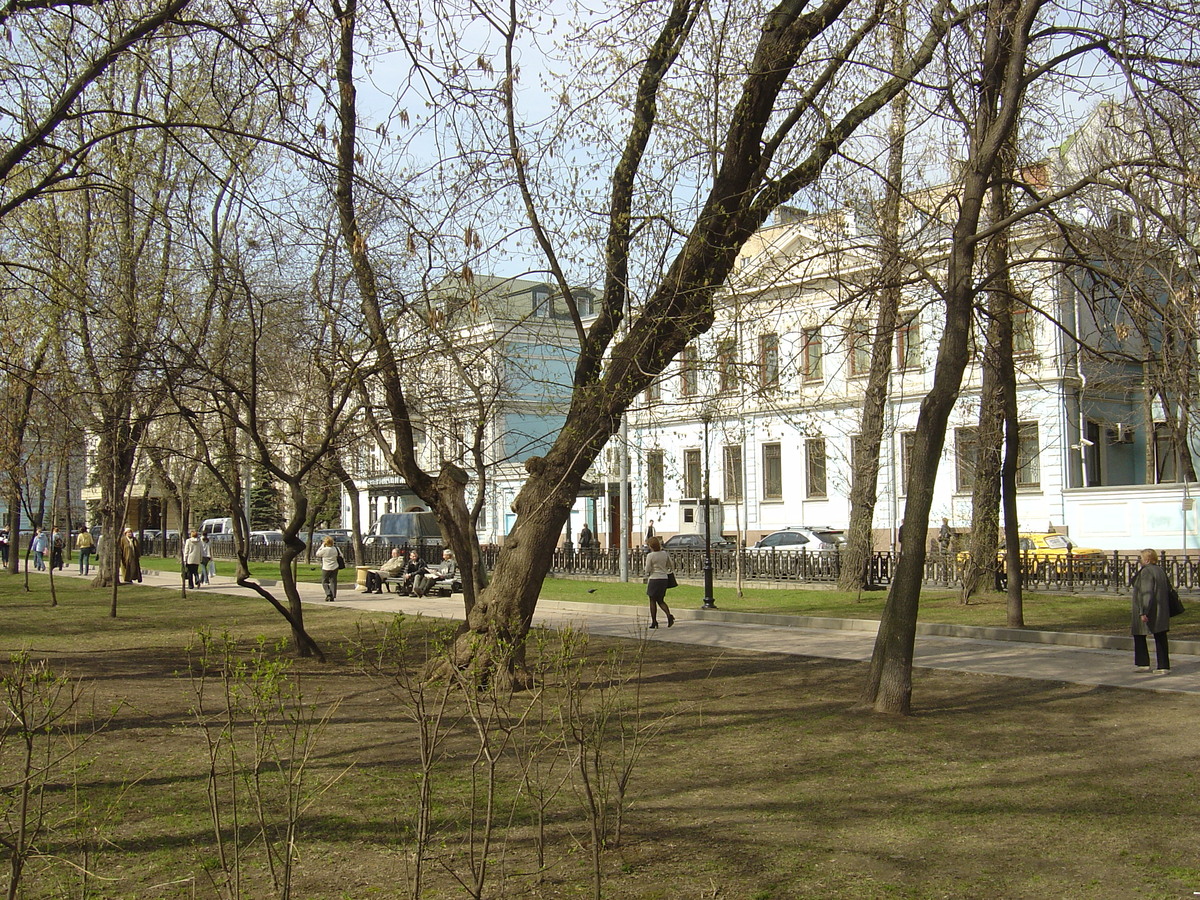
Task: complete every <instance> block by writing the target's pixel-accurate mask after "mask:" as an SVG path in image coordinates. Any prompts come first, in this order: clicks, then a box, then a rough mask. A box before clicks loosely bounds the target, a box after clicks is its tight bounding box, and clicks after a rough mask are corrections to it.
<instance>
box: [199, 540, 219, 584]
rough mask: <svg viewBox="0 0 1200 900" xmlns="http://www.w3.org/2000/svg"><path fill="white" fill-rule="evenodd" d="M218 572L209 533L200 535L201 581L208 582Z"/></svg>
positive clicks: (202, 582)
mask: <svg viewBox="0 0 1200 900" xmlns="http://www.w3.org/2000/svg"><path fill="white" fill-rule="evenodd" d="M216 574H217V568H216V564H215V563H214V562H213V558H212V544H210V543H209V542H208V535H207V534H202V535H200V583H201V584H208V583H209V582H210V581H212V579H213V578H214V577H215V576H216Z"/></svg>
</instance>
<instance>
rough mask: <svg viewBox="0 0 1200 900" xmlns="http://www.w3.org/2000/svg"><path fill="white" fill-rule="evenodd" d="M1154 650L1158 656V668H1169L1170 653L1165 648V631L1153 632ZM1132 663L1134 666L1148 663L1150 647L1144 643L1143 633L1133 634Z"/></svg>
mask: <svg viewBox="0 0 1200 900" xmlns="http://www.w3.org/2000/svg"><path fill="white" fill-rule="evenodd" d="M1154 652H1155V655H1156V656H1157V657H1158V668H1160V669H1169V668H1171V654H1170V652H1169V651H1168V650H1167V633H1166V632H1165V631H1156V632H1154ZM1133 664H1134V665H1135V666H1148V665H1150V648H1149V647H1148V646H1147V644H1146V636H1145V635H1144V634H1135V635H1134V636H1133Z"/></svg>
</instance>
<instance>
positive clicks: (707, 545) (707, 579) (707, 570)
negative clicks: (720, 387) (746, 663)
mask: <svg viewBox="0 0 1200 900" xmlns="http://www.w3.org/2000/svg"><path fill="white" fill-rule="evenodd" d="M701 421H703V422H704V503H703V506H704V606H703V607H702V608H703V609H716V608H717V604H716V602H715V601H714V600H713V564H712V492H711V491H710V490H709V476H710V473H711V471H712V467H711V466H710V465H709V457H708V423H709V422H711V421H712V416H709V415H705V416H704V417H703V418H702V419H701Z"/></svg>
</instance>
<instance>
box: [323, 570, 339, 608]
mask: <svg viewBox="0 0 1200 900" xmlns="http://www.w3.org/2000/svg"><path fill="white" fill-rule="evenodd" d="M321 587H323V588H325V599H326V600H334V599H336V598H337V589H338V570H337V569H322V570H321Z"/></svg>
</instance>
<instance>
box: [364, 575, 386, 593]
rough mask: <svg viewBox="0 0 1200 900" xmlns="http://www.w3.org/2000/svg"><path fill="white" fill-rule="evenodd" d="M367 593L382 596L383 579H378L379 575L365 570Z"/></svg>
mask: <svg viewBox="0 0 1200 900" xmlns="http://www.w3.org/2000/svg"><path fill="white" fill-rule="evenodd" d="M367 593H368V594H382V593H383V579H382V578H380V577H379V573H378V572H375V571H373V570H370V569H368V570H367Z"/></svg>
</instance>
